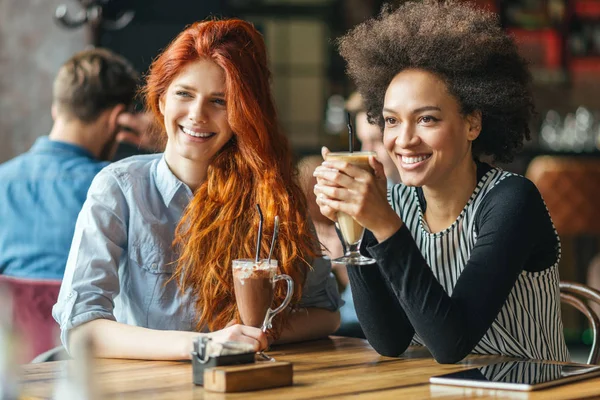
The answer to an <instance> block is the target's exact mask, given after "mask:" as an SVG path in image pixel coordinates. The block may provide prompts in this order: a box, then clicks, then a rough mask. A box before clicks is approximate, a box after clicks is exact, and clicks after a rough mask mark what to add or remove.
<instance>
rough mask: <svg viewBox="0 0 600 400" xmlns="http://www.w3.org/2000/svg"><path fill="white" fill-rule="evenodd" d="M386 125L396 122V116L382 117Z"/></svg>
mask: <svg viewBox="0 0 600 400" xmlns="http://www.w3.org/2000/svg"><path fill="white" fill-rule="evenodd" d="M383 121H384V122H385V124H386V125H394V124H395V123H396V118H392V117H386V118H384V119H383Z"/></svg>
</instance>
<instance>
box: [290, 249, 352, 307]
mask: <svg viewBox="0 0 600 400" xmlns="http://www.w3.org/2000/svg"><path fill="white" fill-rule="evenodd" d="M343 304H344V301H343V300H342V298H341V297H340V293H339V290H338V286H337V282H336V280H335V277H334V276H333V273H332V272H331V262H330V261H329V260H328V259H326V258H323V257H319V258H316V259H315V260H314V261H313V265H312V269H310V270H309V272H308V275H307V277H306V282H305V284H304V288H303V291H302V298H301V299H300V304H299V306H300V307H306V308H308V307H316V308H324V309H327V310H329V311H336V310H338V309H339V308H340V307H341V306H342V305H343Z"/></svg>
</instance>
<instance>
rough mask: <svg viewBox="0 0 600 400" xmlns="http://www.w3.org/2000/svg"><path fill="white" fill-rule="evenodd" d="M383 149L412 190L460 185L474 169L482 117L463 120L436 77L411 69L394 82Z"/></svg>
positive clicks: (388, 96)
mask: <svg viewBox="0 0 600 400" xmlns="http://www.w3.org/2000/svg"><path fill="white" fill-rule="evenodd" d="M383 118H384V121H385V129H384V145H385V147H386V149H387V151H388V153H389V154H390V156H391V158H392V160H393V161H394V164H396V167H397V168H398V171H399V172H400V177H401V179H402V183H404V184H406V185H408V186H430V187H436V186H439V185H444V184H445V183H446V184H447V183H452V184H454V183H455V182H456V179H455V178H456V177H457V175H456V174H457V173H458V174H461V173H462V172H463V171H467V170H468V169H469V166H470V165H473V158H472V154H471V142H472V141H473V140H475V139H476V138H477V136H478V135H479V132H480V130H481V128H480V127H481V118H480V114H479V113H473V115H469V116H464V115H462V114H461V112H460V105H459V104H458V102H457V100H456V98H455V97H454V96H452V95H451V94H450V93H449V92H448V89H447V87H446V84H445V83H444V82H443V81H442V80H441V79H439V78H438V77H437V76H436V75H435V74H432V73H430V72H426V71H423V70H416V69H409V70H404V71H402V72H400V73H399V74H398V75H396V76H395V77H394V79H392V82H391V83H390V84H389V86H388V88H387V91H386V94H385V100H384V106H383Z"/></svg>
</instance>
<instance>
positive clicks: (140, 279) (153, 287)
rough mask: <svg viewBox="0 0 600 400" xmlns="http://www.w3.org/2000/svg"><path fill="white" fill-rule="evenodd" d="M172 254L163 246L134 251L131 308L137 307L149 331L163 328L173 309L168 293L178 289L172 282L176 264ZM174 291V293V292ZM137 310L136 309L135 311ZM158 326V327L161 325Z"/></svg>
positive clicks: (146, 245) (131, 257)
mask: <svg viewBox="0 0 600 400" xmlns="http://www.w3.org/2000/svg"><path fill="white" fill-rule="evenodd" d="M171 257H172V252H171V251H170V249H168V248H164V247H163V246H162V245H161V244H159V243H153V242H149V243H144V244H143V245H132V246H131V247H130V254H129V261H130V265H131V268H130V271H129V273H130V274H131V276H130V277H129V278H130V285H128V293H127V295H128V296H129V297H130V298H129V304H130V305H131V306H136V307H135V310H132V311H134V312H137V313H141V314H142V315H139V316H138V318H139V321H138V322H139V323H140V325H142V326H145V327H148V328H160V326H158V325H160V319H161V316H162V315H163V314H165V313H167V309H169V308H170V307H171V306H172V305H171V304H169V302H168V301H166V300H167V299H169V298H171V299H173V297H172V296H166V291H169V289H170V288H171V287H176V283H175V282H174V281H171V277H172V275H173V271H174V270H175V266H176V263H175V262H172V260H171ZM171 290H172V289H171ZM132 308H133V307H132ZM157 324H158V325H157Z"/></svg>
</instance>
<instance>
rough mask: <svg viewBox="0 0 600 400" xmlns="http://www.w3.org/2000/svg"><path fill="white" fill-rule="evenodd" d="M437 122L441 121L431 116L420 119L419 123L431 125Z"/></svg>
mask: <svg viewBox="0 0 600 400" xmlns="http://www.w3.org/2000/svg"><path fill="white" fill-rule="evenodd" d="M437 121H439V119H437V118H435V117H432V116H431V115H424V116H422V117H421V118H419V122H423V123H425V124H430V123H433V122H437Z"/></svg>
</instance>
